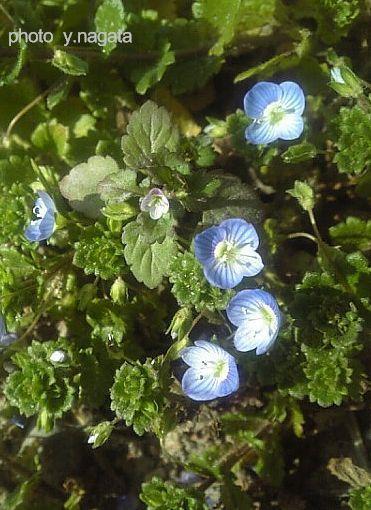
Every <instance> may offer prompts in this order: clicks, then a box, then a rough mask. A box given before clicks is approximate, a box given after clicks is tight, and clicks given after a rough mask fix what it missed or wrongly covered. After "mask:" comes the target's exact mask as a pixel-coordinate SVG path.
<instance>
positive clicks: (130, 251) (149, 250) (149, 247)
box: [123, 215, 177, 289]
mask: <svg viewBox="0 0 371 510" xmlns="http://www.w3.org/2000/svg"><path fill="white" fill-rule="evenodd" d="M161 220H163V221H162V222H161ZM161 220H159V221H155V220H151V219H150V218H147V217H145V216H142V215H140V216H139V217H138V219H137V221H133V222H131V223H129V224H128V225H126V227H125V229H124V233H123V243H124V244H125V245H126V246H125V250H124V254H125V259H126V262H127V263H128V264H129V265H130V268H131V270H132V272H133V274H134V276H135V278H136V279H137V280H138V281H139V282H143V283H144V284H145V285H146V286H147V287H149V288H150V289H153V288H155V287H157V286H158V285H159V284H160V283H161V281H162V278H163V277H164V276H165V275H167V274H168V272H169V268H170V263H171V261H172V260H173V257H174V256H175V254H176V251H177V247H176V243H175V241H174V238H173V236H172V232H171V230H169V228H170V229H171V223H168V220H167V219H166V218H165V217H163V218H161Z"/></svg>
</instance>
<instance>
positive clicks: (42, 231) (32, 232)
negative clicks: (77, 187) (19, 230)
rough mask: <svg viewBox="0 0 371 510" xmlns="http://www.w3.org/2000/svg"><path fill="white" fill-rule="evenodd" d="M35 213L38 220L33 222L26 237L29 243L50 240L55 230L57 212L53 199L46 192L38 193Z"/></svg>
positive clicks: (27, 229)
mask: <svg viewBox="0 0 371 510" xmlns="http://www.w3.org/2000/svg"><path fill="white" fill-rule="evenodd" d="M37 194H38V195H39V198H37V199H36V201H35V204H34V208H33V213H34V215H35V216H36V218H37V219H36V220H32V221H31V223H30V224H29V225H28V227H27V228H26V230H25V232H24V235H25V236H26V238H27V239H28V240H29V241H44V240H45V239H49V237H50V236H51V235H52V233H53V232H54V229H55V217H54V215H55V213H56V212H57V210H56V208H55V205H54V202H53V199H52V198H51V197H50V196H49V195H48V193H46V192H45V191H38V192H37Z"/></svg>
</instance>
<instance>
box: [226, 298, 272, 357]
mask: <svg viewBox="0 0 371 510" xmlns="http://www.w3.org/2000/svg"><path fill="white" fill-rule="evenodd" d="M226 311H227V316H228V319H229V320H230V321H231V322H232V324H234V325H235V326H237V328H238V329H237V331H236V332H235V334H234V345H235V347H236V349H237V350H238V351H243V352H246V351H251V350H253V349H256V354H264V353H265V352H267V351H268V349H269V348H270V347H271V346H272V345H273V343H274V341H275V340H276V338H277V335H278V332H279V329H280V326H281V322H282V318H281V312H280V310H279V308H278V305H277V302H276V300H275V299H274V297H273V296H272V295H271V294H269V293H268V292H265V291H264V290H259V289H249V290H242V291H241V292H238V293H237V294H236V295H235V296H234V297H233V298H232V299H231V301H230V302H229V305H228V308H227V310H226Z"/></svg>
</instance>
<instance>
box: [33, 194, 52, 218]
mask: <svg viewBox="0 0 371 510" xmlns="http://www.w3.org/2000/svg"><path fill="white" fill-rule="evenodd" d="M37 194H38V195H39V197H40V198H41V200H42V201H43V202H44V204H45V207H46V208H47V210H48V211H49V212H53V213H55V212H57V209H56V207H55V204H54V201H53V199H52V197H51V196H50V195H49V194H48V193H47V192H46V191H42V190H40V191H38V192H37ZM35 205H36V204H35Z"/></svg>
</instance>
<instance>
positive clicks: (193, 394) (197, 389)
mask: <svg viewBox="0 0 371 510" xmlns="http://www.w3.org/2000/svg"><path fill="white" fill-rule="evenodd" d="M218 386H219V381H218V379H217V378H215V377H211V376H206V377H205V376H204V375H203V374H200V372H199V371H198V370H197V369H195V368H193V367H191V368H189V369H188V370H187V371H186V372H185V374H184V375H183V379H182V389H183V391H184V393H185V394H186V395H187V396H188V397H190V398H191V399H193V400H199V401H200V400H212V399H214V398H216V397H217V396H218V391H217V389H218Z"/></svg>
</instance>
